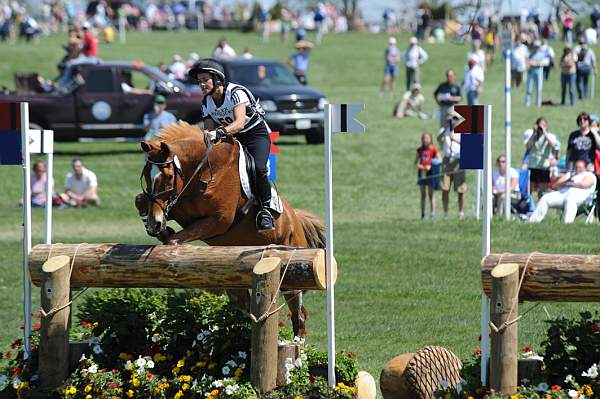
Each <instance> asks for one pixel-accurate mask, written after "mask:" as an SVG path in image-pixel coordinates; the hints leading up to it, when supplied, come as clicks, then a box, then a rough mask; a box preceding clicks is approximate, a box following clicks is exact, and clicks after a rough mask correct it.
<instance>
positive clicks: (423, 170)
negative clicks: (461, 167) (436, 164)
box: [415, 132, 439, 220]
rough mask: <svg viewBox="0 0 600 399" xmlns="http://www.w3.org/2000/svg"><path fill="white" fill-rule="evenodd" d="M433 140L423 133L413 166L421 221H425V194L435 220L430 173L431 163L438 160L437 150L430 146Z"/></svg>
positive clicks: (428, 134)
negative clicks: (415, 167)
mask: <svg viewBox="0 0 600 399" xmlns="http://www.w3.org/2000/svg"><path fill="white" fill-rule="evenodd" d="M432 143H433V138H432V136H431V133H429V132H425V133H423V135H422V136H421V146H420V147H419V148H417V157H416V158H415V164H416V165H417V171H418V172H417V173H418V180H417V184H418V185H419V188H420V190H421V219H425V192H426V191H427V194H428V195H429V204H430V207H431V219H432V220H433V219H435V197H434V196H433V174H432V171H431V163H432V161H433V160H434V159H438V158H439V155H438V149H437V148H436V147H435V146H434V145H433V144H432Z"/></svg>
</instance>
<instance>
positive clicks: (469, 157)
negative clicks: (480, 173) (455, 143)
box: [460, 134, 483, 169]
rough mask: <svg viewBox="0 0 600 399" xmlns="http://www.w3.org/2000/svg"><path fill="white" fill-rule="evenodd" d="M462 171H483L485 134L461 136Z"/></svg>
mask: <svg viewBox="0 0 600 399" xmlns="http://www.w3.org/2000/svg"><path fill="white" fill-rule="evenodd" d="M460 169H483V134H461V135H460Z"/></svg>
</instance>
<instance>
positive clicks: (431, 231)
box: [0, 32, 600, 378]
mask: <svg viewBox="0 0 600 399" xmlns="http://www.w3.org/2000/svg"><path fill="white" fill-rule="evenodd" d="M221 35H222V33H221V32H206V33H203V34H200V33H153V34H142V33H131V34H129V35H128V44H127V45H121V44H118V43H115V44H111V45H108V46H106V45H105V46H101V49H100V55H101V57H102V58H104V59H142V60H144V61H146V62H148V63H153V64H155V63H157V62H158V61H159V60H167V61H168V60H169V59H170V57H171V56H172V55H173V54H174V53H179V54H188V53H189V52H191V51H195V52H198V53H199V54H201V55H207V54H209V52H210V51H211V50H212V48H213V46H214V44H215V43H216V41H217V39H218V38H219V37H220V36H221ZM226 36H227V38H228V39H229V41H230V42H231V44H232V45H233V46H234V48H236V49H237V50H242V49H243V48H244V47H250V48H251V49H252V51H253V53H254V54H255V56H258V57H268V58H275V59H279V60H284V59H285V58H286V57H287V56H289V55H290V54H291V53H292V46H291V45H289V44H288V45H285V44H283V43H281V42H279V40H278V38H273V39H272V41H271V42H269V43H267V44H264V43H260V42H259V40H258V36H257V35H254V34H241V33H235V32H226ZM399 39H400V40H399V42H400V43H402V44H404V43H405V42H406V40H407V37H406V36H402V37H400V38H399ZM65 40H66V37H65V36H64V35H58V36H52V37H49V38H43V39H42V42H41V44H40V45H37V46H34V45H25V44H18V45H6V44H2V45H0V59H1V60H2V62H1V63H0V85H7V86H12V75H13V73H14V72H17V71H19V72H27V71H39V72H41V73H42V74H44V75H45V76H53V75H54V68H55V64H56V63H57V61H59V59H60V57H61V56H62V50H61V49H60V47H59V46H60V45H61V44H62V43H63V42H64V41H65ZM385 43H386V37H385V36H383V35H375V34H364V33H349V34H344V35H341V34H340V35H328V36H326V37H325V39H324V41H323V43H322V44H321V45H320V46H318V47H317V48H316V49H315V50H314V51H313V53H312V55H311V64H310V69H309V83H310V85H311V86H314V87H317V88H319V89H321V90H322V91H323V92H325V93H326V94H327V96H328V98H329V100H330V101H331V102H338V103H339V102H348V103H352V102H354V103H366V105H367V108H366V111H365V112H364V113H363V114H362V116H361V117H360V119H361V120H362V121H363V122H364V123H365V124H366V126H367V130H368V131H367V133H366V134H362V135H360V134H352V135H336V136H335V137H334V140H333V145H334V209H335V248H336V257H337V259H338V264H339V265H340V271H339V279H338V284H337V286H336V312H337V317H336V326H337V345H338V348H339V349H345V350H352V351H354V352H356V353H357V354H358V359H359V363H360V366H361V368H364V369H366V370H368V371H369V372H371V373H372V374H373V375H374V376H376V378H377V377H378V375H379V372H380V370H381V367H382V366H383V364H384V363H385V362H386V361H387V360H389V359H390V358H391V357H393V356H395V355H397V354H399V353H403V352H410V351H415V350H417V349H419V348H420V347H423V346H425V345H428V344H436V345H443V346H446V347H448V348H449V349H451V350H453V351H454V352H455V353H457V354H458V355H459V356H461V357H463V358H464V357H466V356H468V355H470V353H471V352H472V350H473V349H474V348H476V347H477V346H478V337H479V307H480V295H481V291H480V283H479V261H480V254H481V222H478V221H476V220H475V219H474V217H473V216H472V215H473V203H474V199H473V190H472V189H471V188H472V187H473V184H471V185H470V191H469V195H468V197H467V205H466V210H467V215H468V217H467V219H465V220H461V221H459V220H458V219H457V216H456V214H457V212H456V203H455V196H454V195H453V196H452V197H451V201H452V202H451V209H450V211H451V212H450V213H451V215H450V218H449V219H448V220H437V221H435V222H432V221H421V220H419V211H418V197H417V186H416V177H415V176H416V174H415V168H414V166H413V162H414V153H415V149H416V148H417V146H418V145H419V140H420V135H421V133H422V132H423V131H424V130H429V131H432V132H434V131H436V130H437V127H438V125H437V121H432V120H429V121H418V120H412V119H408V120H401V121H400V120H397V119H394V118H392V117H391V115H392V108H393V105H394V103H395V102H396V101H397V99H398V97H399V95H400V94H401V93H400V92H399V93H397V94H396V97H395V98H390V97H389V96H386V97H384V98H380V97H379V95H378V90H379V84H380V80H381V77H382V71H383V56H382V54H383V50H384V47H385ZM554 46H555V50H556V51H557V54H560V52H561V50H562V46H561V45H560V44H559V43H554ZM424 47H425V49H426V50H427V51H428V52H429V55H430V60H429V61H428V62H427V63H426V64H425V65H424V66H423V68H422V73H421V76H422V84H423V87H424V93H425V95H426V98H427V100H426V108H427V110H428V111H432V110H433V109H434V101H433V97H432V93H433V90H434V89H435V87H436V86H437V84H439V83H440V82H441V81H442V80H443V79H444V71H445V69H446V68H449V67H453V68H455V69H456V70H457V71H459V76H461V79H462V70H463V66H464V63H465V57H466V53H467V51H468V48H467V46H466V45H460V44H454V43H447V44H445V45H435V44H431V45H430V44H427V45H425V46H424ZM596 50H598V49H596ZM403 80H404V75H403V72H402V73H401V74H400V76H399V86H403ZM513 93H514V95H513V108H512V112H513V144H512V151H513V165H514V166H518V165H519V161H520V157H521V156H522V154H523V144H522V140H521V137H522V136H521V134H522V132H523V131H524V130H525V129H526V128H528V127H530V126H532V124H533V122H534V120H535V118H536V117H538V116H541V115H543V116H545V117H546V118H547V119H548V121H549V127H550V130H551V131H552V132H554V133H555V134H557V135H558V137H559V138H560V139H561V141H562V142H563V150H565V149H566V148H565V147H566V144H565V143H566V138H567V136H568V134H569V132H571V131H572V130H574V129H575V128H576V125H575V118H576V115H577V113H578V112H580V111H583V110H586V111H588V112H596V113H598V112H600V107H599V106H600V101H599V100H598V99H596V100H595V101H588V102H585V103H578V104H577V106H576V107H574V108H571V107H544V108H542V109H537V108H525V107H524V106H523V103H524V97H525V94H524V88H523V87H521V88H519V89H515V90H514V91H513ZM502 94H503V65H502V63H501V57H498V60H497V61H496V63H495V64H493V66H492V67H491V68H490V70H489V71H488V74H487V76H486V83H485V88H484V93H483V94H482V96H481V101H482V103H489V104H493V105H494V112H495V114H494V119H493V129H494V130H493V133H494V135H493V145H494V156H496V155H498V154H499V153H500V152H502V151H503V148H504V139H503V137H504V130H503V126H504V121H503V101H504V97H503V95H502ZM559 94H560V92H559V77H558V74H557V71H556V70H554V71H553V73H552V76H551V79H550V81H548V82H547V83H546V85H545V87H544V98H545V99H546V98H554V99H557V98H559ZM303 143H304V140H303V138H301V137H297V138H296V137H293V138H283V139H282V140H281V145H280V148H281V155H280V158H279V161H278V168H279V169H278V182H277V185H278V188H279V190H280V192H281V193H282V195H284V196H285V197H287V198H288V199H289V200H290V201H291V202H292V203H293V204H294V205H295V206H296V207H300V208H305V209H308V210H310V211H313V212H315V213H317V214H319V215H321V216H323V210H324V189H323V147H322V146H307V145H304V144H303ZM56 147H57V148H56V149H57V156H56V161H55V163H56V171H55V176H56V177H57V178H56V180H57V183H58V187H60V186H61V184H62V178H63V176H64V174H65V173H66V172H67V171H68V169H69V167H70V161H71V159H72V158H73V157H81V158H83V159H84V161H85V163H86V164H87V165H88V167H89V168H91V169H92V170H94V171H95V172H96V173H97V175H98V179H99V184H100V190H99V192H100V195H101V196H102V198H103V205H102V207H101V208H99V209H86V210H72V209H67V210H56V211H55V213H54V215H55V216H54V222H55V224H54V241H55V242H122V243H154V242H155V241H154V240H153V239H151V238H149V237H147V236H146V234H145V232H144V229H143V226H142V225H141V223H140V222H139V220H138V218H137V216H136V212H135V209H134V206H133V197H134V195H135V194H136V193H137V192H139V183H138V178H139V173H140V170H141V166H142V156H141V154H140V152H139V151H138V147H137V145H135V144H131V143H129V144H127V143H94V144H88V143H86V144H82V143H67V144H63V143H59V144H58V145H57V146H56ZM20 173H21V169H20V168H17V167H5V168H2V169H0V179H1V181H2V184H3V189H2V191H0V204H1V207H0V268H1V269H0V270H1V272H0V287H1V288H2V289H1V290H0V303H1V304H2V312H1V313H0V345H1V346H2V347H5V346H6V345H7V344H8V343H9V340H11V339H13V338H15V337H17V336H18V335H19V333H20V331H19V329H18V326H19V324H20V323H21V318H22V316H21V312H22V310H21V302H22V288H21V287H22V271H21V221H22V217H21V210H20V208H18V207H17V205H16V203H17V199H18V198H19V195H20V194H19V190H20V187H21V183H20ZM469 179H470V182H472V179H473V174H472V173H470V174H469ZM436 196H437V200H438V205H439V206H440V209H441V198H440V195H439V193H438V194H436ZM439 214H441V212H440V211H438V215H439ZM34 221H35V230H34V241H35V242H40V241H42V239H43V237H42V234H43V212H42V211H41V210H36V211H35V212H34ZM599 231H600V230H599V227H598V225H592V226H590V225H584V224H583V222H582V221H581V220H579V221H578V222H577V223H575V224H573V225H568V226H565V225H562V224H560V222H559V219H558V213H553V214H551V215H550V216H549V220H547V221H546V222H544V223H543V224H540V225H528V224H523V223H519V222H511V223H507V222H505V221H503V220H495V221H494V222H493V226H492V251H493V252H509V251H510V252H529V251H546V252H556V253H586V254H587V253H597V252H598V248H599V245H598V244H599V237H600V235H599V234H598V233H599ZM34 291H36V290H35V289H34ZM36 297H37V293H36ZM307 302H308V307H309V310H310V312H311V313H310V319H309V331H310V332H309V338H308V341H309V343H313V344H316V345H317V346H319V347H321V348H325V347H326V344H325V343H326V321H325V294H324V293H311V294H309V295H307ZM530 305H531V304H524V305H522V309H527V308H528V307H529V306H530ZM36 306H39V302H38V301H37V299H36V302H35V305H34V308H35V307H36ZM545 307H546V310H547V312H548V313H549V314H550V315H552V316H553V317H554V316H558V315H575V314H576V313H577V311H579V310H582V309H589V308H592V306H591V305H586V304H560V305H559V304H550V303H549V304H545ZM546 317H547V316H546V312H545V311H544V310H543V309H542V307H538V308H537V309H535V310H534V311H532V312H531V313H529V314H527V316H526V317H524V319H523V320H522V321H521V322H520V323H519V327H520V340H521V341H520V343H521V344H522V345H525V344H532V345H533V347H534V348H538V347H539V346H538V344H539V342H540V341H541V340H542V338H543V335H544V331H545V326H544V319H545V318H546Z"/></svg>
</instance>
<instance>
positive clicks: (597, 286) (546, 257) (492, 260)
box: [481, 252, 600, 302]
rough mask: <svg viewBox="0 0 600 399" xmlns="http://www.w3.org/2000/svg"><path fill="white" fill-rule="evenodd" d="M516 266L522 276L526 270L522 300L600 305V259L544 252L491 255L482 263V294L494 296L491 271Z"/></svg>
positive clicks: (521, 294)
mask: <svg viewBox="0 0 600 399" xmlns="http://www.w3.org/2000/svg"><path fill="white" fill-rule="evenodd" d="M500 262H501V263H516V264H518V265H519V276H521V275H522V273H523V270H524V268H525V264H526V263H527V271H526V275H525V278H524V279H523V284H522V286H521V289H520V291H519V300H520V301H553V302H599V301H600V256H599V255H557V254H544V253H538V252H535V253H526V254H490V255H488V256H486V257H484V258H483V259H482V261H481V284H482V287H483V291H484V292H485V293H486V294H487V295H488V296H489V297H491V295H492V277H491V271H492V269H493V268H494V267H495V266H496V265H498V264H499V263H500Z"/></svg>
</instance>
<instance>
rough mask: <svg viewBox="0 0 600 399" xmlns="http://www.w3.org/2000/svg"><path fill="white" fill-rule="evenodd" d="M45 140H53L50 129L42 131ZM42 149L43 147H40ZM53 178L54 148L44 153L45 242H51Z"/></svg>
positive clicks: (52, 133)
mask: <svg viewBox="0 0 600 399" xmlns="http://www.w3.org/2000/svg"><path fill="white" fill-rule="evenodd" d="M45 135H46V137H45V138H44V139H45V140H48V139H49V140H52V141H54V132H53V131H52V130H45V131H42V137H43V136H45ZM42 151H44V148H42ZM53 180H54V149H53V150H52V151H49V152H48V153H47V154H46V209H45V211H46V234H45V239H46V240H45V243H46V244H52V188H53V187H52V183H53Z"/></svg>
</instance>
